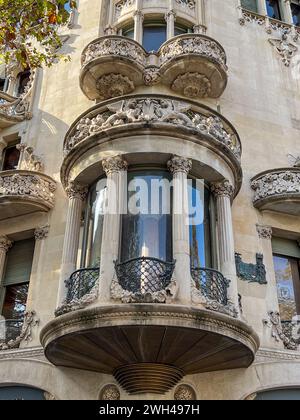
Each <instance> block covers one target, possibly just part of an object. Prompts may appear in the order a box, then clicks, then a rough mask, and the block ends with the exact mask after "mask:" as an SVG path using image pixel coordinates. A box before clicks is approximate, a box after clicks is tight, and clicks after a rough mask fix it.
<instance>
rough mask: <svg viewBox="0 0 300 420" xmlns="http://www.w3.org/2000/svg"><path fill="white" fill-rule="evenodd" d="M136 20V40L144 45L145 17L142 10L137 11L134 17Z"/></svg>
mask: <svg viewBox="0 0 300 420" xmlns="http://www.w3.org/2000/svg"><path fill="white" fill-rule="evenodd" d="M133 18H134V40H135V41H137V42H139V43H140V44H143V21H144V15H143V13H142V11H141V10H136V11H135V12H134V15H133Z"/></svg>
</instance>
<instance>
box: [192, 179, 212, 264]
mask: <svg viewBox="0 0 300 420" xmlns="http://www.w3.org/2000/svg"><path fill="white" fill-rule="evenodd" d="M209 201H210V193H209V190H208V188H206V187H205V185H204V183H202V182H201V183H200V182H197V183H196V181H195V180H193V184H192V185H189V208H190V215H194V214H196V213H195V210H196V212H197V217H196V218H195V219H194V221H195V223H191V225H190V252H191V266H192V267H195V268H201V267H202V268H211V267H212V259H211V243H210V236H211V234H210V211H209ZM192 208H193V210H192Z"/></svg>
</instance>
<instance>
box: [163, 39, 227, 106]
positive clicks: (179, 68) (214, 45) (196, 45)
mask: <svg viewBox="0 0 300 420" xmlns="http://www.w3.org/2000/svg"><path fill="white" fill-rule="evenodd" d="M159 60H160V73H161V77H162V81H163V82H164V83H165V84H167V85H168V86H169V87H170V88H171V89H172V90H174V91H175V92H177V93H180V94H182V95H184V96H188V97H191V98H207V97H210V98H218V97H220V96H221V95H222V93H223V92H224V90H225V88H226V85H227V80H228V75H227V70H228V69H227V65H226V61H227V59H226V53H225V51H224V49H223V47H222V46H221V45H220V44H219V43H218V42H217V41H215V40H214V39H212V38H209V37H207V36H205V35H200V34H186V35H180V36H177V37H175V38H173V39H171V40H169V41H167V42H166V43H165V44H164V45H163V46H162V47H161V49H160V50H159Z"/></svg>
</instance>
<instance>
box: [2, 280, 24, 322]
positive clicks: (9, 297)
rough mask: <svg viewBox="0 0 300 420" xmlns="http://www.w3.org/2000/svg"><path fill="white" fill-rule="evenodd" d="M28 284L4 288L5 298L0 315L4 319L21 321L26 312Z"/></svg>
mask: <svg viewBox="0 0 300 420" xmlns="http://www.w3.org/2000/svg"><path fill="white" fill-rule="evenodd" d="M28 288H29V283H24V284H18V285H14V286H8V287H6V288H5V298H4V304H3V309H2V315H3V316H4V318H5V319H22V318H23V317H24V314H25V311H26V302H27V296H28Z"/></svg>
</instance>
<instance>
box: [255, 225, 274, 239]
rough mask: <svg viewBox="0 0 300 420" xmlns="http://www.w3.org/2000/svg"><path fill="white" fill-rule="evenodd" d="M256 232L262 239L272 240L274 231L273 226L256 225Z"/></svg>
mask: <svg viewBox="0 0 300 420" xmlns="http://www.w3.org/2000/svg"><path fill="white" fill-rule="evenodd" d="M256 230H257V233H258V236H259V237H260V238H261V239H269V240H271V239H272V236H273V229H272V227H271V226H261V225H256Z"/></svg>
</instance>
